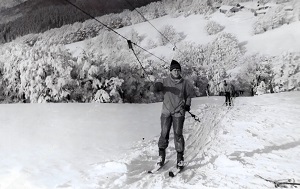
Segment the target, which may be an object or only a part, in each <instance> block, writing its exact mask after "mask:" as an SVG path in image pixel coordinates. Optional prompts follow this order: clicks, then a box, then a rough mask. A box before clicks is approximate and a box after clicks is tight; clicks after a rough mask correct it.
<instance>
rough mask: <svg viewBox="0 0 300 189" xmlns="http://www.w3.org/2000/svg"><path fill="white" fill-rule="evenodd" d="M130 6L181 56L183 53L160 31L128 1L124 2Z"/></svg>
mask: <svg viewBox="0 0 300 189" xmlns="http://www.w3.org/2000/svg"><path fill="white" fill-rule="evenodd" d="M125 1H126V2H127V3H128V4H129V5H130V6H131V8H133V10H135V11H136V12H137V13H138V14H139V15H141V16H142V17H143V19H144V20H145V21H146V22H148V23H149V24H150V25H151V26H152V27H153V28H154V29H155V30H156V31H157V32H158V33H159V34H160V35H161V36H163V37H164V38H165V39H166V40H167V41H168V42H169V43H171V44H172V45H173V46H174V47H175V48H176V49H178V51H179V52H180V53H181V54H183V52H181V51H180V50H179V48H177V47H176V45H175V44H173V43H172V42H171V41H170V40H169V39H168V38H167V37H166V36H165V35H164V34H163V33H162V32H161V31H159V30H158V29H157V28H156V27H155V26H154V25H153V24H152V23H151V22H150V21H149V20H148V19H147V18H146V17H145V16H144V15H143V14H142V13H141V12H140V11H138V10H137V9H136V8H135V7H134V6H133V5H132V4H131V3H130V2H129V1H128V0H125Z"/></svg>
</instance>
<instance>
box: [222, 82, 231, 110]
mask: <svg viewBox="0 0 300 189" xmlns="http://www.w3.org/2000/svg"><path fill="white" fill-rule="evenodd" d="M224 91H225V103H226V106H228V105H229V106H231V94H232V89H231V86H230V85H228V84H227V83H226V80H224Z"/></svg>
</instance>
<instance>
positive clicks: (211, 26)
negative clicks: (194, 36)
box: [205, 21, 224, 35]
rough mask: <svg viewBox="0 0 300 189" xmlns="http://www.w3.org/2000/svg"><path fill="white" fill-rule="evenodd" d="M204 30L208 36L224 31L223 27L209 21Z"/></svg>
mask: <svg viewBox="0 0 300 189" xmlns="http://www.w3.org/2000/svg"><path fill="white" fill-rule="evenodd" d="M205 29H206V31H207V33H208V34H209V35H214V34H217V33H219V32H220V31H222V30H223V29H224V26H222V25H221V24H219V23H217V22H215V21H209V22H208V23H207V25H206V27H205Z"/></svg>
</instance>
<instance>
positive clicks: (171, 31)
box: [158, 25, 184, 45]
mask: <svg viewBox="0 0 300 189" xmlns="http://www.w3.org/2000/svg"><path fill="white" fill-rule="evenodd" d="M160 32H161V33H162V35H161V34H159V36H158V37H159V38H160V41H161V45H166V44H168V43H170V42H171V43H173V44H174V43H177V42H179V41H181V40H182V39H183V38H184V35H183V34H181V33H179V32H177V31H176V30H175V28H174V27H173V26H172V25H165V26H163V27H162V28H161V29H160Z"/></svg>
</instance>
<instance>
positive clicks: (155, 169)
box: [148, 161, 169, 174]
mask: <svg viewBox="0 0 300 189" xmlns="http://www.w3.org/2000/svg"><path fill="white" fill-rule="evenodd" d="M168 162H169V161H165V163H164V164H163V165H162V166H160V165H158V164H156V165H155V167H154V169H152V170H150V171H148V173H149V174H154V173H156V172H158V171H159V170H160V169H161V168H162V167H163V166H165V165H166V164H167V163H168Z"/></svg>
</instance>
